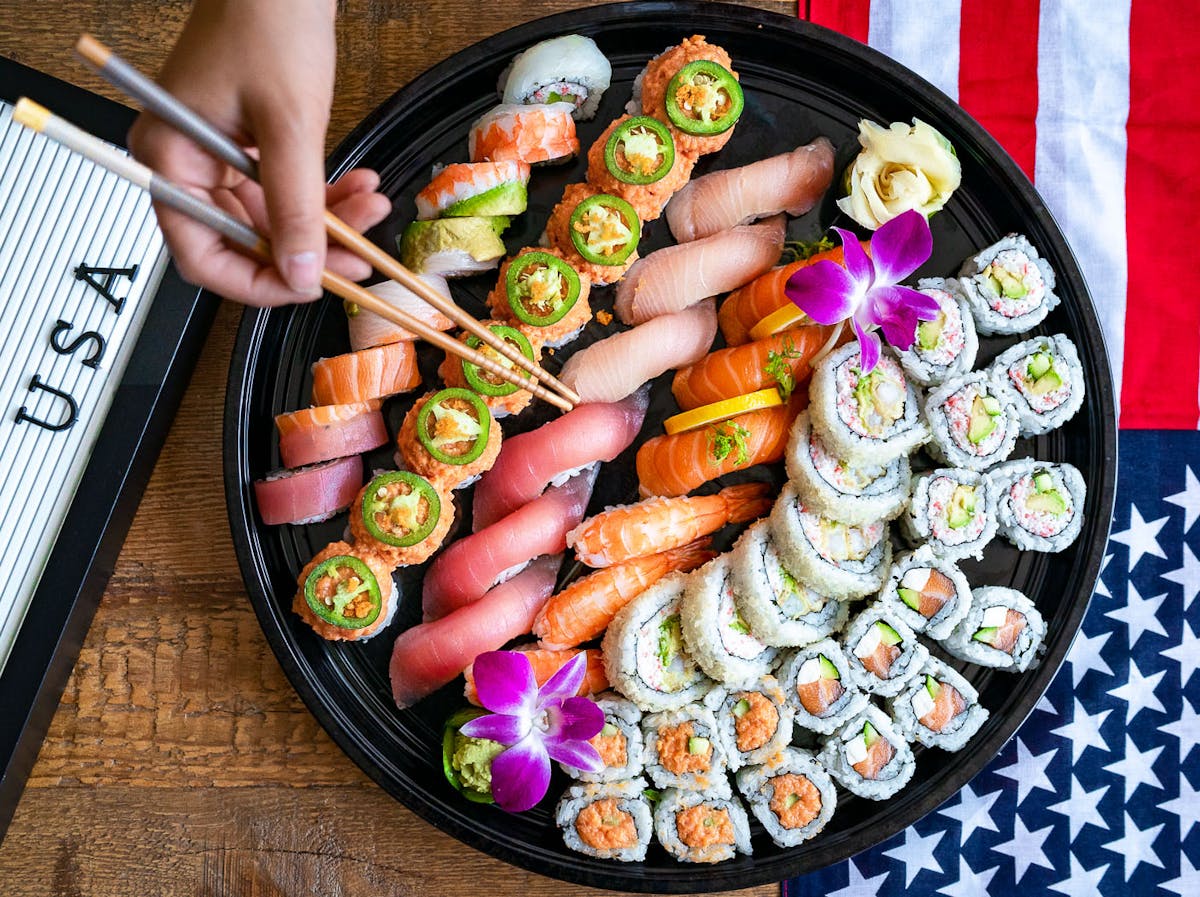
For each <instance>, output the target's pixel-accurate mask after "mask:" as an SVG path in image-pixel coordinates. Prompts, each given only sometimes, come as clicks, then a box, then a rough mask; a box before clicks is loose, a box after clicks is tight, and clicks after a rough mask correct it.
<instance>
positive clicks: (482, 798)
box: [442, 707, 495, 804]
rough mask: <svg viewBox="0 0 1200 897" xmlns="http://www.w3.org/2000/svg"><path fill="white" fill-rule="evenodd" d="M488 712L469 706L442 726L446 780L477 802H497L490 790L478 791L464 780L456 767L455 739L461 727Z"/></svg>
mask: <svg viewBox="0 0 1200 897" xmlns="http://www.w3.org/2000/svg"><path fill="white" fill-rule="evenodd" d="M486 713H487V711H486V710H480V709H479V708H478V707H468V708H466V709H464V710H460V711H458V713H456V714H454V715H453V716H452V717H450V718H449V719H448V720H446V724H445V726H443V727H442V772H443V773H445V776H446V781H448V782H449V783H450V784H451V785H453V786H454V790H455V791H457V792H458V793H459V794H461V795H462V796H463V797H465V798H466V799H467V800H469V801H471V802H473V803H477V804H491V803H495V798H493V797H492V795H491V793H490V792H489V793H484V792H482V791H476V790H475V789H474V788H471V787H469V786H468V785H466V784H465V783H464V782H463V780H462V777H461V776H459V774H458V770H457V769H455V768H454V741H455V736H456V735H458V730H459V729H461V728H462V727H463V726H464V725H466V723H468V722H470V721H471V720H473V719H476V718H477V717H480V716H484V715H485V714H486Z"/></svg>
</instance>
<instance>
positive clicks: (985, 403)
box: [925, 371, 1021, 470]
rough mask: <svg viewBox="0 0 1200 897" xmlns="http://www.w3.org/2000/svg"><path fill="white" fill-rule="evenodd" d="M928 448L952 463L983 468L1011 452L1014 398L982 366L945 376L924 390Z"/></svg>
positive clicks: (1016, 427) (1016, 424)
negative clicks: (951, 377)
mask: <svg viewBox="0 0 1200 897" xmlns="http://www.w3.org/2000/svg"><path fill="white" fill-rule="evenodd" d="M925 415H926V417H927V418H928V420H929V429H930V432H931V433H932V437H933V441H932V442H931V443H930V446H929V453H930V454H931V455H933V456H934V458H937V459H938V460H941V461H944V462H945V463H946V464H947V465H949V466H952V467H965V468H967V469H968V470H987V468H989V467H991V466H993V465H994V464H998V463H999V462H1001V461H1004V460H1005V459H1006V458H1008V456H1009V455H1011V454H1012V451H1013V448H1014V447H1015V446H1016V444H1017V437H1018V436H1019V435H1020V433H1021V416H1020V411H1019V409H1018V405H1017V397H1016V396H1015V395H1014V394H1013V391H1012V389H1011V388H1009V387H1008V386H1007V385H1006V384H1004V383H1002V382H1001V383H997V382H996V381H995V380H993V379H991V378H990V377H989V375H988V373H987V371H975V372H974V373H970V374H967V375H965V376H963V377H957V378H955V379H952V380H947V381H946V382H945V383H943V384H942V385H941V386H939V387H937V388H936V389H934V390H933V391H932V392H930V393H929V397H928V399H927V400H926V403H925Z"/></svg>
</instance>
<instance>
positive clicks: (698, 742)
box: [688, 735, 709, 754]
mask: <svg viewBox="0 0 1200 897" xmlns="http://www.w3.org/2000/svg"><path fill="white" fill-rule="evenodd" d="M708 744H709V742H708V739H707V738H701V737H699V736H697V735H693V736H692V737H691V738H689V739H688V753H689V754H703V753H705V752H706V751H708Z"/></svg>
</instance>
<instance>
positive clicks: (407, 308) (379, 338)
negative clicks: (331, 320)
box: [346, 274, 454, 352]
mask: <svg viewBox="0 0 1200 897" xmlns="http://www.w3.org/2000/svg"><path fill="white" fill-rule="evenodd" d="M417 276H418V277H420V278H421V280H423V281H425V282H426V283H427V284H429V285H430V286H431V287H433V289H434V290H435V291H436V292H437V293H439V294H440V295H442V296H444V297H446V298H447V299H450V286H449V285H448V284H447V283H446V278H444V277H442V276H441V275H439V274H419V275H417ZM367 292H368V293H374V294H375V295H376V296H378V297H379V298H380V299H382V300H383V301H384V302H386V303H387V304H388V305H390V306H392V308H396V309H399V310H400V311H403V312H407V313H408V314H409V315H411V316H412V317H414V318H417V319H418V320H421V321H424V322H425V323H426V324H428V325H429V326H430V327H432V328H433V329H434V330H449V329H450V328H451V327H453V326H454V322H453V321H451V320H450V319H449V318H447V317H446V316H445V315H444V314H442V313H441V312H440V311H438V310H437V309H436V308H434V307H433V306H432V305H430V304H429V303H428V302H426V301H425V300H424V299H422V298H421V297H419V296H418V295H417V294H416V293H414V292H413V291H412V290H410V289H409V288H408V287H405V286H401V285H400V284H398V283H396V281H394V280H385V281H383V283H377V284H375V285H374V286H370V287H367ZM346 323H347V325H348V326H349V328H350V348H351V349H353V350H354V351H355V352H357V351H359V350H360V349H370V348H371V347H372V346H382V345H386V344H387V343H398V342H402V341H404V340H414V339H416V338H417V335H416V334H415V333H413V332H412V331H411V330H406V329H404V328H403V327H401V326H400V325H399V324H396V323H393V322H392V321H389V320H387V319H386V318H381V317H380V316H379V315H377V314H375V313H374V312H371V311H367V310H366V309H365V308H360V307H359V306H357V305H353V304H350V303H347V304H346Z"/></svg>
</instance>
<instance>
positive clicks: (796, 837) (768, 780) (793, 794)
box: [737, 748, 837, 847]
mask: <svg viewBox="0 0 1200 897" xmlns="http://www.w3.org/2000/svg"><path fill="white" fill-rule="evenodd" d="M737 787H738V791H740V792H741V794H742V797H744V798H745V799H746V803H747V804H749V806H750V812H751V813H753V814H754V815H755V817H757V818H758V821H759V822H761V823H762V826H763V828H765V829H766V830H767V834H768V835H770V836H771V840H772V841H774V842H775V843H776V844H778V845H779V846H780V847H795V846H796V845H797V844H802V843H804V842H805V841H807V840H809V839H810V838H812V837H814V836H815V835H817V834H818V833H819V832H820V831H821V829H823V828H825V826H826V825H827V824H828V823H829V820H830V819H831V818H833V811H834V810H835V809H836V808H837V788H836V786H835V785H834V784H833V779H832V778H830V776H829V773H827V772H826V771H825V770H824V769H823V768H822V767H821V764H820V763H818V762H817V758H816V757H814V756H813V755H812V754H811V753H809V752H808V751H804V750H800V749H798V748H787V749H786V750H784V751H782V752H780V753H779V754H777V755H776V756H775V757H773V758H771V759H770V760H769V761H767V762H766V763H765V764H760V765H756V766H747V767H746V768H745V769H743V770H741V771H740V772H738V774H737Z"/></svg>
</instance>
